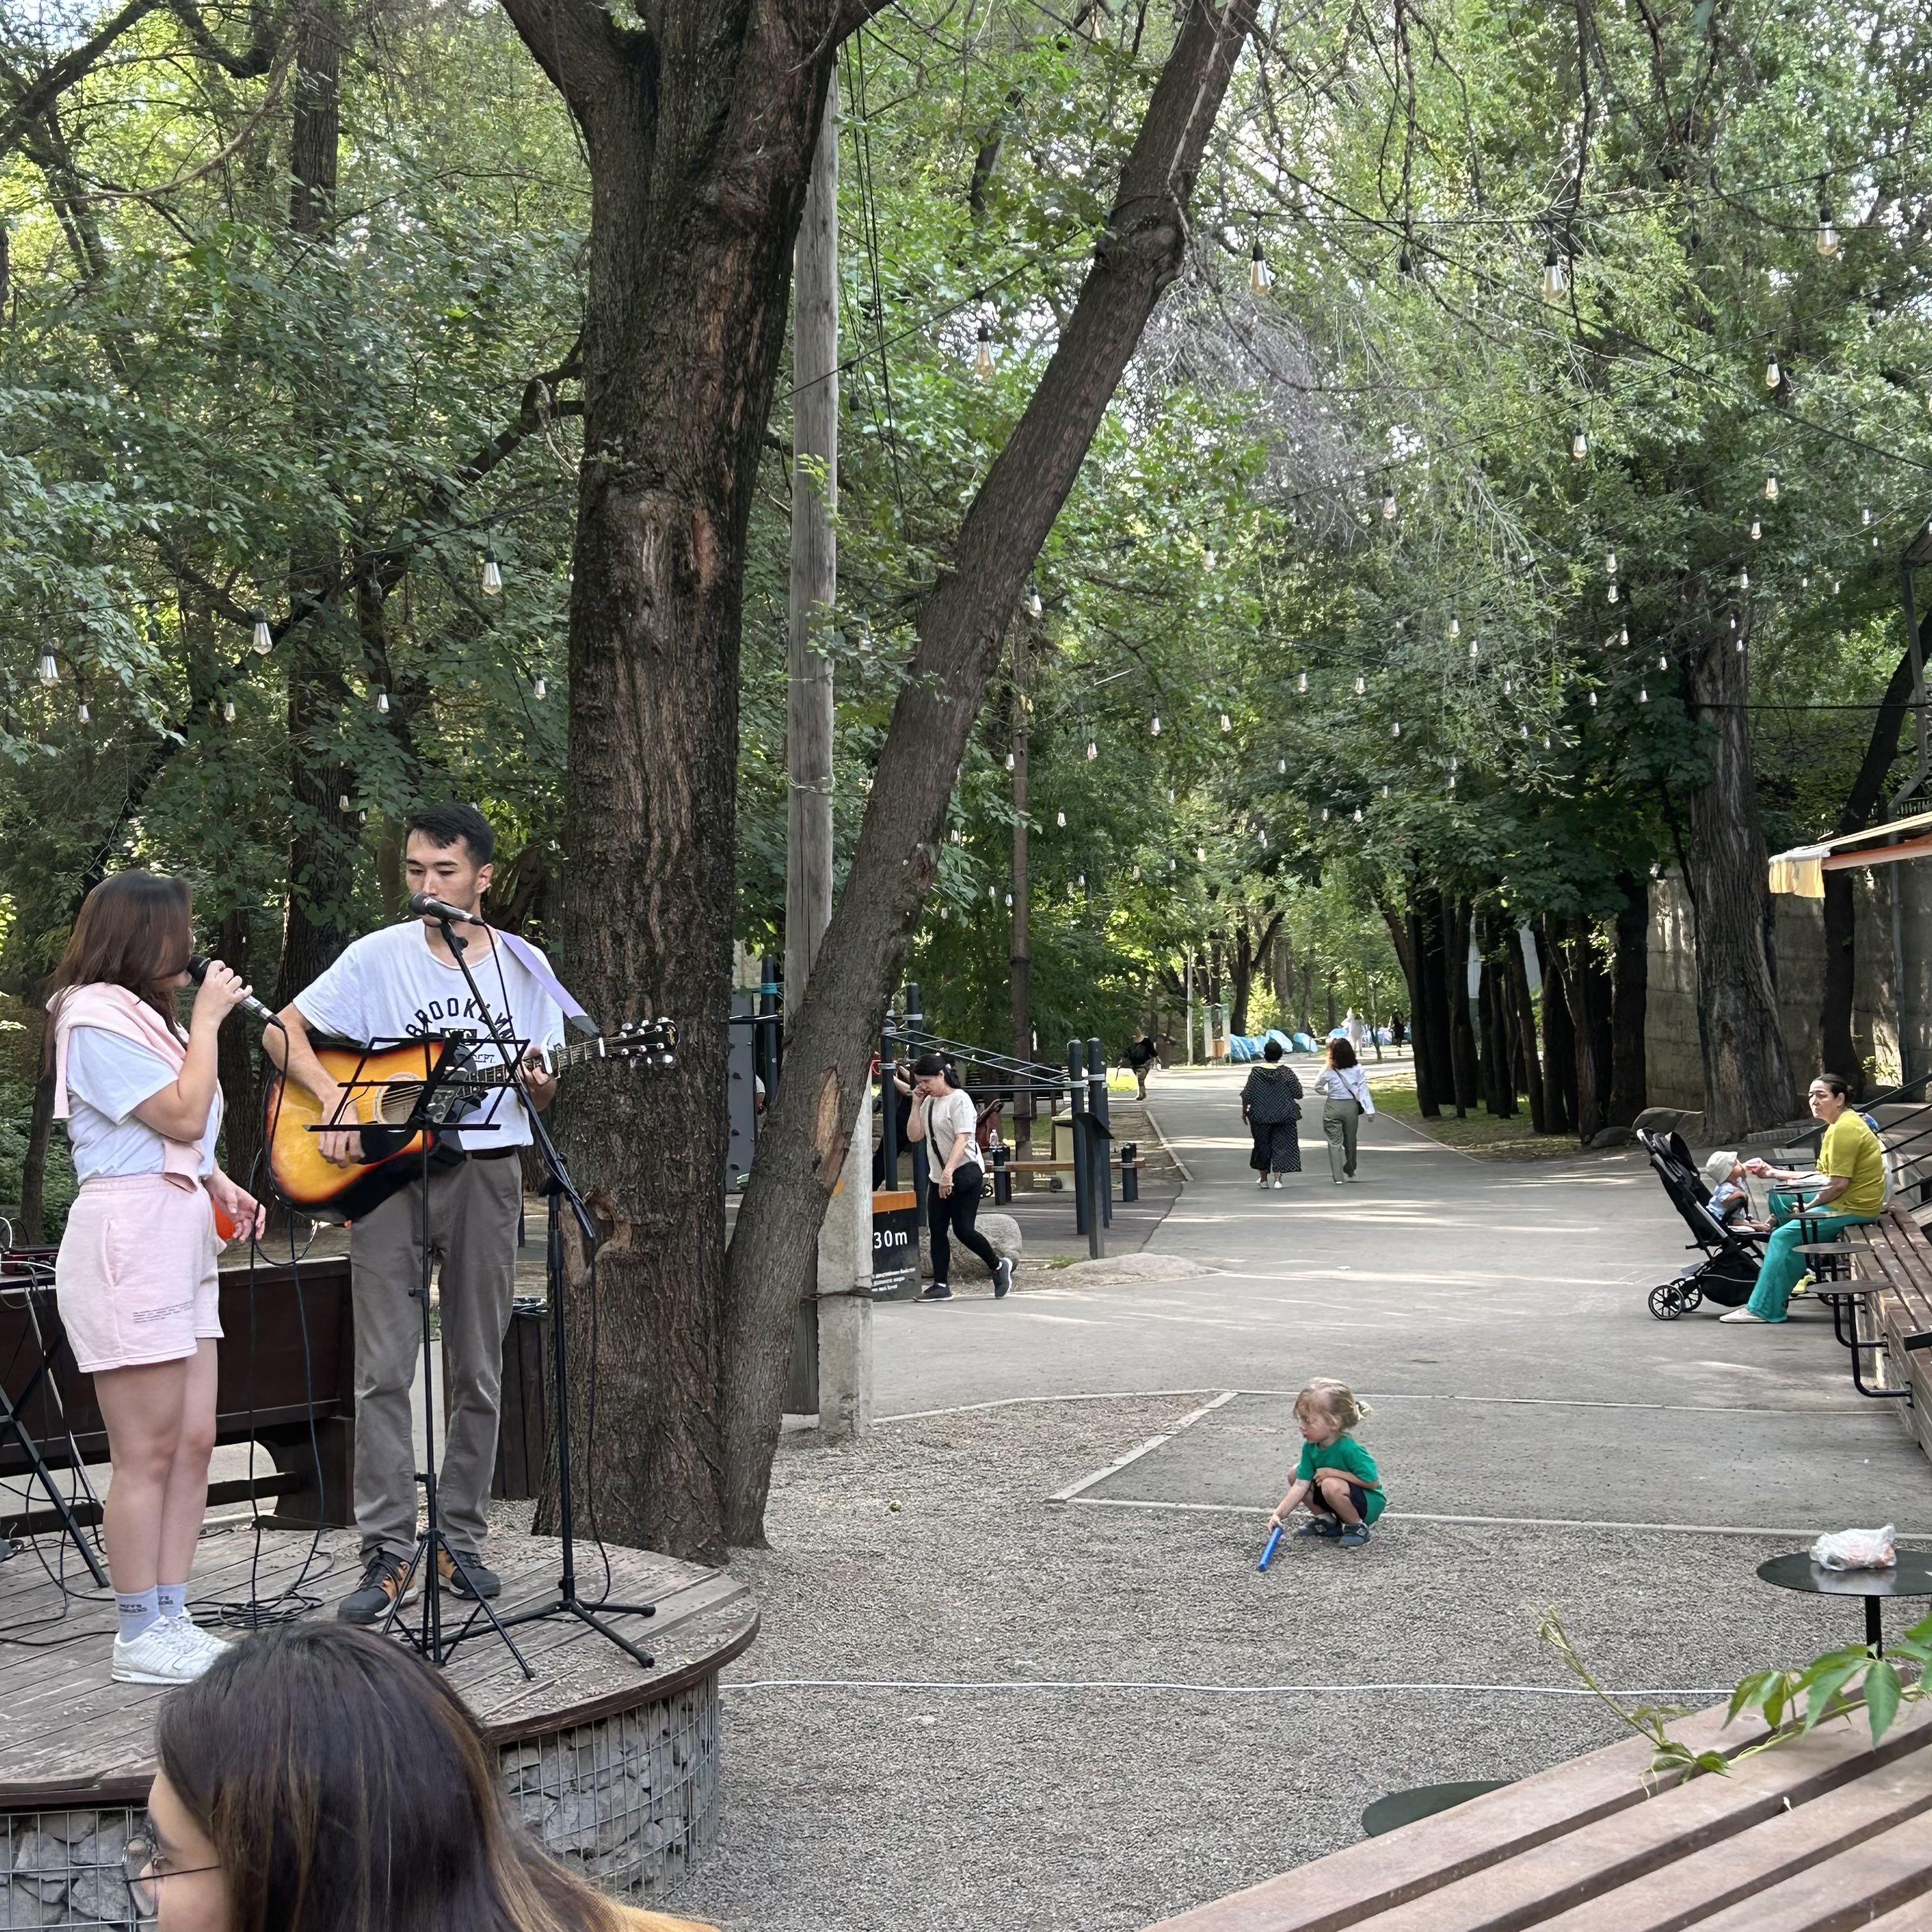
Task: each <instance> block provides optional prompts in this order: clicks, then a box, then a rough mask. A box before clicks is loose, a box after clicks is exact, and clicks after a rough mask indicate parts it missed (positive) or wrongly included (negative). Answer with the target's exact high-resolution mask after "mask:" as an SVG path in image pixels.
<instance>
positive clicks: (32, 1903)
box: [0, 1805, 146, 1932]
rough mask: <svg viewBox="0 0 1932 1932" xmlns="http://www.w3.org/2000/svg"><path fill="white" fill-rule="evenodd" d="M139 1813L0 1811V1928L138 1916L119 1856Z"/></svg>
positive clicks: (114, 1922)
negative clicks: (2, 1855)
mask: <svg viewBox="0 0 1932 1932" xmlns="http://www.w3.org/2000/svg"><path fill="white" fill-rule="evenodd" d="M145 1819H146V1814H145V1812H143V1811H140V1810H139V1808H135V1807H131V1806H126V1805H120V1806H111V1807H109V1808H106V1809H104V1810H100V1811H8V1812H0V1852H4V1858H0V1927H5V1928H7V1932H28V1929H29V1928H31V1932H40V1928H42V1927H46V1926H52V1925H62V1926H67V1925H107V1926H121V1927H128V1928H130V1932H131V1928H133V1927H134V1926H136V1924H139V1922H140V1921H139V1920H138V1919H137V1918H136V1915H135V1912H134V1902H133V1899H132V1898H131V1897H130V1896H129V1894H128V1891H127V1876H126V1873H125V1872H124V1869H123V1866H122V1855H123V1854H124V1852H126V1850H127V1841H128V1840H129V1839H130V1838H133V1836H134V1835H135V1834H136V1832H139V1830H140V1829H142V1826H143V1824H144V1823H145Z"/></svg>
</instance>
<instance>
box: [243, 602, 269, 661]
mask: <svg viewBox="0 0 1932 1932" xmlns="http://www.w3.org/2000/svg"><path fill="white" fill-rule="evenodd" d="M248 622H249V624H250V626H251V629H250V633H249V641H250V642H251V643H253V644H254V646H255V653H256V655H257V656H258V657H264V658H265V657H266V656H267V655H269V652H271V651H272V650H273V649H275V633H274V632H273V631H271V630H270V629H269V618H268V613H267V612H266V611H263V610H257V612H256V613H255V614H254V616H252V617H251V618H250V619H249V620H248Z"/></svg>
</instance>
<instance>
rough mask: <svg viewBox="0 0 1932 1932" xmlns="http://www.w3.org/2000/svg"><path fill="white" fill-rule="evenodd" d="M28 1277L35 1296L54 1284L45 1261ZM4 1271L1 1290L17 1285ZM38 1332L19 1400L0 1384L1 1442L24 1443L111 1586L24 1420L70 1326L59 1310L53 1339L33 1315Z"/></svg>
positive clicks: (68, 1526)
mask: <svg viewBox="0 0 1932 1932" xmlns="http://www.w3.org/2000/svg"><path fill="white" fill-rule="evenodd" d="M17 1259H18V1257H17V1256H13V1255H11V1254H9V1255H7V1256H5V1257H4V1258H0V1267H4V1268H9V1269H10V1268H13V1266H14V1265H16V1263H17ZM28 1270H29V1272H28V1276H27V1278H26V1280H25V1281H24V1282H23V1283H20V1284H18V1286H19V1288H20V1290H22V1291H23V1292H25V1293H26V1294H27V1295H29V1296H31V1295H34V1294H36V1293H37V1292H41V1291H43V1290H44V1289H46V1288H47V1287H49V1286H51V1285H52V1271H51V1270H50V1269H49V1268H48V1267H47V1266H46V1264H45V1263H44V1262H34V1261H31V1260H30V1261H29V1262H28ZM12 1286H15V1284H13V1283H10V1281H9V1280H7V1277H6V1276H5V1274H0V1293H5V1292H6V1291H7V1289H8V1288H9V1287H12ZM30 1319H31V1322H32V1324H33V1329H34V1336H35V1337H36V1338H37V1340H38V1341H39V1343H40V1361H39V1364H37V1366H36V1367H35V1368H34V1373H32V1374H31V1376H28V1378H27V1385H26V1388H23V1390H21V1391H20V1397H19V1399H18V1400H14V1399H13V1397H10V1396H9V1395H8V1394H7V1391H6V1390H5V1388H4V1387H0V1442H4V1441H5V1439H6V1438H7V1437H8V1436H12V1437H13V1439H14V1441H15V1442H17V1443H19V1445H20V1453H21V1454H22V1455H23V1456H24V1457H26V1459H27V1466H28V1472H29V1473H30V1474H31V1476H32V1477H33V1478H34V1480H35V1481H37V1482H38V1483H39V1484H40V1487H42V1488H43V1490H46V1493H47V1500H48V1501H49V1502H50V1503H52V1505H53V1506H54V1514H55V1516H56V1517H58V1518H59V1519H60V1526H61V1529H62V1532H63V1534H65V1535H66V1536H67V1538H68V1540H69V1541H71V1543H72V1544H73V1545H74V1548H75V1549H77V1550H79V1551H80V1560H81V1561H82V1562H83V1563H85V1564H86V1565H87V1568H88V1573H89V1575H91V1576H92V1577H93V1579H94V1581H95V1586H96V1587H97V1588H98V1589H103V1590H104V1589H107V1588H108V1587H109V1586H108V1581H107V1571H104V1569H102V1568H101V1559H99V1558H98V1556H95V1553H94V1549H93V1546H92V1544H90V1543H89V1541H88V1540H87V1537H86V1532H83V1529H81V1526H80V1520H79V1519H78V1518H77V1517H76V1516H75V1514H74V1511H73V1508H72V1507H71V1505H69V1503H68V1500H67V1499H66V1498H65V1496H62V1494H61V1493H60V1491H59V1490H58V1488H57V1487H55V1483H54V1474H53V1472H52V1469H49V1467H48V1466H47V1460H46V1457H44V1456H43V1455H42V1454H40V1445H39V1444H38V1443H37V1442H35V1441H34V1439H33V1437H32V1436H31V1435H30V1434H29V1433H28V1430H27V1425H26V1423H25V1422H24V1421H22V1420H21V1416H20V1412H21V1411H22V1410H23V1409H25V1408H26V1406H27V1405H28V1403H30V1402H31V1401H32V1400H33V1399H34V1391H36V1390H37V1389H38V1388H39V1387H40V1385H41V1383H42V1382H44V1381H46V1379H47V1370H48V1367H49V1365H50V1364H51V1363H52V1359H53V1352H54V1351H55V1349H58V1347H59V1346H60V1345H61V1343H62V1342H63V1341H65V1340H66V1339H67V1331H66V1330H65V1328H62V1326H61V1323H60V1316H59V1313H58V1310H55V1314H54V1321H53V1328H54V1334H53V1339H52V1340H51V1341H49V1340H48V1339H47V1337H46V1335H44V1334H42V1332H41V1330H40V1317H39V1316H37V1315H31V1316H30Z"/></svg>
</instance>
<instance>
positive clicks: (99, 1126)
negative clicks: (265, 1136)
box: [67, 1026, 221, 1181]
mask: <svg viewBox="0 0 1932 1932" xmlns="http://www.w3.org/2000/svg"><path fill="white" fill-rule="evenodd" d="M174 1083H175V1070H174V1069H173V1068H172V1067H170V1066H169V1064H167V1062H166V1061H165V1060H163V1058H161V1056H160V1055H159V1054H158V1053H151V1052H149V1051H148V1049H147V1048H145V1046H140V1045H139V1044H138V1043H136V1042H135V1041H133V1040H123V1039H122V1038H121V1036H120V1035H119V1034H117V1033H110V1032H109V1031H107V1028H105V1027H93V1026H77V1027H76V1028H74V1031H72V1032H71V1033H70V1034H68V1042H67V1093H68V1122H67V1138H68V1145H69V1146H70V1147H71V1148H73V1149H74V1173H75V1175H76V1176H77V1178H80V1180H82V1181H92V1180H94V1179H95V1178H97V1177H99V1176H104V1175H107V1176H113V1175H124V1174H160V1173H161V1172H163V1171H164V1170H165V1169H166V1163H167V1147H168V1144H167V1142H166V1139H164V1138H163V1136H161V1135H160V1134H157V1133H155V1131H154V1129H153V1128H152V1127H149V1126H148V1125H147V1124H146V1123H145V1122H144V1121H139V1120H137V1119H136V1118H135V1115H134V1109H136V1107H138V1106H139V1105H140V1104H141V1103H142V1101H143V1100H152V1099H153V1098H154V1096H155V1095H156V1094H158V1093H159V1092H160V1091H161V1089H162V1088H163V1087H172V1085H174ZM220 1132H221V1089H220V1088H219V1087H217V1088H216V1089H215V1090H214V1105H213V1106H211V1107H210V1108H209V1109H208V1125H207V1127H205V1129H203V1130H202V1136H201V1140H200V1148H201V1166H200V1169H199V1172H202V1174H212V1173H213V1172H214V1143H215V1141H216V1139H217V1138H218V1136H220Z"/></svg>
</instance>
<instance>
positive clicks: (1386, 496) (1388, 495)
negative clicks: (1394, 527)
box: [1382, 489, 1397, 523]
mask: <svg viewBox="0 0 1932 1932" xmlns="http://www.w3.org/2000/svg"><path fill="white" fill-rule="evenodd" d="M1396 508H1397V505H1396V500H1395V491H1394V490H1393V489H1388V490H1384V491H1383V492H1382V521H1383V522H1384V523H1394V521H1395V518H1396Z"/></svg>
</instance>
